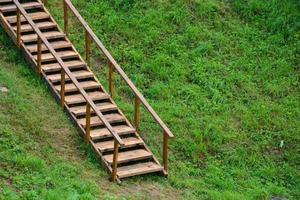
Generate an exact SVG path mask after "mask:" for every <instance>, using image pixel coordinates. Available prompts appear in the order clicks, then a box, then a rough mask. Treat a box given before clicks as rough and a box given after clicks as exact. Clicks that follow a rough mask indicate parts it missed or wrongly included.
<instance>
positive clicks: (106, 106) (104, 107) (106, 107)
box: [70, 102, 118, 116]
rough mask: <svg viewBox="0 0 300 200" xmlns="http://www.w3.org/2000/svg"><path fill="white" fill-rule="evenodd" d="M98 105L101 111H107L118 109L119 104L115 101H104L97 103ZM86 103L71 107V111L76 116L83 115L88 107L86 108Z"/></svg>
mask: <svg viewBox="0 0 300 200" xmlns="http://www.w3.org/2000/svg"><path fill="white" fill-rule="evenodd" d="M96 106H97V108H98V110H100V111H101V112H107V111H113V110H117V108H118V107H117V106H116V105H115V104H113V103H110V102H104V103H96ZM85 107H86V106H85V105H84V106H75V107H72V108H70V110H71V112H72V113H73V114H74V115H75V116H81V115H85V112H86V109H85ZM92 113H93V114H94V113H95V112H94V111H92Z"/></svg>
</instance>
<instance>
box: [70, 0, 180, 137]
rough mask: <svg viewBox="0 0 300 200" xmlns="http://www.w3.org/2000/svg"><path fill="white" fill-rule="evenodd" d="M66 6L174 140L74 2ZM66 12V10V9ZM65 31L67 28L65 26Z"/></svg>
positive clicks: (168, 134)
mask: <svg viewBox="0 0 300 200" xmlns="http://www.w3.org/2000/svg"><path fill="white" fill-rule="evenodd" d="M64 4H65V5H67V6H68V7H69V8H70V10H71V11H72V12H73V14H74V15H75V16H76V17H77V19H78V20H79V22H80V23H81V24H82V26H83V27H84V28H85V30H86V31H87V32H88V33H89V35H90V38H91V39H93V41H94V42H95V44H96V46H97V47H98V48H99V49H100V50H101V51H102V53H103V54H104V55H105V56H106V58H107V59H108V60H109V62H110V64H112V65H113V67H114V68H115V70H116V71H117V72H118V73H119V74H120V76H121V77H122V78H123V80H124V81H125V82H126V84H127V85H128V86H129V87H130V88H131V90H132V91H133V93H134V94H135V96H136V98H138V99H139V100H140V102H141V103H142V104H143V105H144V106H145V108H146V109H147V110H148V112H149V113H150V114H151V115H152V117H153V118H154V119H155V121H156V122H157V123H158V124H159V126H160V127H161V128H162V129H163V131H164V133H165V134H167V136H168V137H169V138H173V137H174V135H173V133H172V132H171V131H170V129H169V128H168V127H167V126H166V124H165V123H164V122H163V121H162V120H161V119H160V117H159V116H158V114H157V113H156V112H155V111H154V110H153V108H152V107H151V106H150V104H149V103H148V101H147V100H146V99H145V97H144V96H143V95H142V94H141V93H140V92H139V90H138V89H137V88H136V86H135V85H134V84H133V82H132V81H131V80H130V79H129V78H128V76H127V75H126V73H125V72H124V71H123V69H122V68H121V66H120V65H119V64H118V63H117V61H116V60H115V59H114V58H113V57H112V55H111V54H110V52H109V51H108V50H107V49H106V48H105V46H104V45H103V43H102V42H101V41H100V40H99V38H98V37H97V36H96V34H95V33H94V32H93V30H92V29H91V28H90V27H89V25H88V24H87V22H86V21H85V20H84V19H83V18H82V16H81V15H80V13H79V12H78V11H77V9H76V8H75V7H74V5H73V4H72V2H71V1H70V0H64ZM64 10H65V11H66V9H64ZM65 15H66V14H65ZM65 29H67V28H66V26H65Z"/></svg>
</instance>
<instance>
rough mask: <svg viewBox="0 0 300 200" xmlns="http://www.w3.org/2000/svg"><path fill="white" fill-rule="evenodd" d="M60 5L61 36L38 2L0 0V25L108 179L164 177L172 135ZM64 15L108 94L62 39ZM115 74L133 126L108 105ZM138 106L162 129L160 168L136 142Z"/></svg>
mask: <svg viewBox="0 0 300 200" xmlns="http://www.w3.org/2000/svg"><path fill="white" fill-rule="evenodd" d="M62 2H63V3H64V22H65V27H64V31H62V30H61V29H60V28H59V26H58V25H57V23H56V22H55V21H54V19H53V18H52V17H51V15H50V13H49V12H48V10H47V9H46V8H45V6H44V4H43V2H41V1H39V0H30V1H26V2H22V1H20V2H19V1H18V0H0V19H1V25H2V27H3V28H4V29H5V30H6V32H7V33H8V34H9V36H10V37H11V38H12V39H13V41H14V42H15V43H16V44H17V46H18V47H19V48H20V49H21V50H22V51H23V52H24V55H25V57H26V59H27V60H28V61H29V62H30V63H31V65H32V67H33V68H34V69H35V70H36V71H37V72H38V73H40V75H41V76H42V77H43V79H44V80H45V82H46V83H47V84H48V85H49V88H50V90H51V91H52V92H53V94H54V96H55V97H56V100H57V101H59V102H60V104H61V105H62V107H63V108H64V109H65V110H66V112H67V113H68V114H69V115H70V117H71V119H73V121H74V123H75V124H76V125H77V127H78V128H79V130H80V132H81V133H82V135H83V136H84V137H85V140H86V142H89V143H90V144H91V145H92V147H93V148H94V150H95V152H96V153H97V154H98V155H99V157H100V160H101V161H102V162H103V164H104V165H105V166H106V168H107V169H108V171H109V172H110V173H111V174H112V179H113V180H116V181H118V182H120V179H121V178H125V177H130V176H135V175H140V174H146V173H152V172H162V174H165V175H166V174H167V139H168V138H171V137H173V134H172V133H171V132H170V130H169V129H168V128H167V127H166V125H165V124H164V123H163V122H162V121H161V119H160V118H159V117H158V115H157V114H156V113H155V111H154V110H153V109H152V108H151V106H150V105H149V104H148V102H147V101H146V100H145V98H144V97H143V96H142V95H141V93H140V92H139V91H138V90H137V88H136V87H135V86H134V84H133V83H132V82H131V81H130V79H129V78H128V77H127V76H126V74H125V72H124V71H123V70H122V68H121V67H120V66H119V65H118V64H117V62H116V61H115V60H114V59H113V57H112V56H111V55H110V53H109V52H108V51H107V50H106V48H105V47H104V46H103V44H102V43H101V42H100V40H99V39H98V38H97V36H96V35H95V34H94V33H93V31H92V30H91V29H90V27H89V26H88V25H87V24H86V22H85V21H84V20H83V18H82V17H81V16H80V14H79V13H78V11H77V10H76V9H75V8H74V6H73V5H72V3H71V2H70V1H69V0H65V1H62ZM68 9H70V10H71V11H72V12H73V13H74V14H75V16H76V17H77V18H78V19H79V21H80V22H81V24H82V25H83V26H84V28H85V30H86V50H87V51H86V52H87V53H86V57H87V59H86V60H87V63H89V62H90V61H89V59H90V56H89V55H90V42H91V39H92V40H93V41H94V42H95V44H96V46H97V47H98V48H99V49H100V50H101V51H102V52H103V53H104V55H105V56H106V57H107V59H108V63H109V67H110V73H109V80H110V92H111V93H110V94H108V93H107V92H106V91H105V89H104V87H103V86H102V85H101V84H100V82H99V81H98V80H97V78H96V77H95V75H94V74H93V72H92V71H91V70H90V68H89V66H88V64H87V63H86V62H85V61H84V60H83V59H82V57H81V56H80V54H79V53H78V52H77V51H76V49H75V47H74V46H73V45H72V43H71V42H70V40H69V39H68V37H67V36H66V35H67V29H68V19H67V18H68ZM114 71H115V72H117V73H118V74H119V75H120V76H121V77H122V78H123V79H124V81H125V82H126V84H128V85H129V87H130V88H131V89H132V91H133V92H134V94H135V109H134V110H135V113H134V126H133V125H132V124H131V123H130V122H129V120H128V119H127V118H126V117H125V115H124V114H123V113H122V112H121V110H120V109H119V108H118V106H117V105H116V103H115V102H114V100H113V72H114ZM139 103H142V104H143V105H144V106H145V108H146V110H148V111H149V113H150V114H151V115H152V116H153V118H154V119H155V121H156V122H157V123H158V124H159V125H160V126H161V127H162V129H163V156H162V157H163V164H162V165H161V164H160V162H159V161H158V160H157V159H156V158H155V157H154V155H153V154H152V152H151V151H150V149H149V148H148V147H147V145H146V144H145V142H144V141H143V139H142V138H141V137H140V136H139V134H138V132H137V130H138V114H139V105H140V104H139Z"/></svg>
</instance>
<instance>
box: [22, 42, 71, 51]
mask: <svg viewBox="0 0 300 200" xmlns="http://www.w3.org/2000/svg"><path fill="white" fill-rule="evenodd" d="M50 44H51V46H52V47H53V48H54V49H61V48H68V47H72V44H71V43H70V42H68V41H64V40H63V41H53V42H50ZM26 48H27V50H28V51H30V52H31V53H35V52H37V44H30V45H26ZM45 50H48V48H47V47H46V46H45V45H44V44H42V51H45Z"/></svg>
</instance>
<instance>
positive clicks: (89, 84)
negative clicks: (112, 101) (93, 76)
mask: <svg viewBox="0 0 300 200" xmlns="http://www.w3.org/2000/svg"><path fill="white" fill-rule="evenodd" d="M80 85H81V86H82V87H83V89H85V90H87V89H95V88H99V87H100V84H99V83H98V82H96V81H84V82H80ZM55 89H56V90H57V91H59V92H60V89H61V86H60V85H57V86H55ZM65 91H66V92H76V91H78V89H77V87H76V86H75V85H74V84H73V83H67V84H65Z"/></svg>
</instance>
